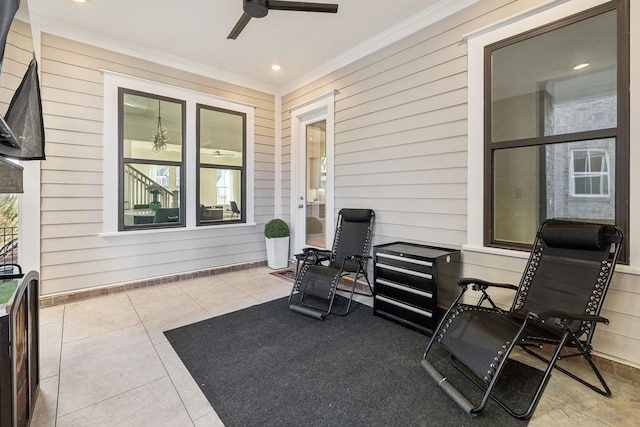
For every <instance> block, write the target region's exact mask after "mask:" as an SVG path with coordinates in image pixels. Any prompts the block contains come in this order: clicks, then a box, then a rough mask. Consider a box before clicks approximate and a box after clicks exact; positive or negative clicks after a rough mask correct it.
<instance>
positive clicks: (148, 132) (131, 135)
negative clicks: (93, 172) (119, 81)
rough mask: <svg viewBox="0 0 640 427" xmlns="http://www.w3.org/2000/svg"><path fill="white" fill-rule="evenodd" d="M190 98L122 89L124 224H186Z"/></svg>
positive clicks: (127, 226)
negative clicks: (184, 176) (187, 110)
mask: <svg viewBox="0 0 640 427" xmlns="http://www.w3.org/2000/svg"><path fill="white" fill-rule="evenodd" d="M184 105H185V103H184V101H179V100H171V99H166V98H159V97H157V96H154V95H152V94H144V93H140V92H133V91H127V90H125V89H120V117H121V139H120V141H121V145H120V147H121V162H122V163H121V164H122V168H121V171H122V172H121V173H122V175H121V180H120V182H121V185H120V188H121V191H120V194H121V200H120V206H121V216H120V229H121V230H126V229H139V228H146V227H159V226H176V225H184V222H185V221H184V218H183V217H182V215H181V213H180V206H181V204H182V197H183V196H182V193H183V192H182V189H181V185H182V182H183V179H182V176H181V174H182V173H183V167H182V162H183V156H184V149H183V134H184V123H183V122H184Z"/></svg>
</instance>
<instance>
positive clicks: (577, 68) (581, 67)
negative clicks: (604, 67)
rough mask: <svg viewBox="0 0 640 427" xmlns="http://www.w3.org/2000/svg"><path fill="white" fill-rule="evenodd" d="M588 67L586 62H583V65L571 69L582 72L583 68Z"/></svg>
mask: <svg viewBox="0 0 640 427" xmlns="http://www.w3.org/2000/svg"><path fill="white" fill-rule="evenodd" d="M588 66H589V63H588V62H585V63H583V64H578V65H576V66H575V67H573V69H574V70H582V69H583V68H586V67H588Z"/></svg>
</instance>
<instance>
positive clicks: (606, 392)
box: [520, 337, 611, 397]
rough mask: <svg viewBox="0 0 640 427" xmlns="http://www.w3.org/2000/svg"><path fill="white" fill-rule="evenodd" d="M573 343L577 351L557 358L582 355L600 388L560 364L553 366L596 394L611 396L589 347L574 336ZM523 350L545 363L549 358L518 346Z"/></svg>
mask: <svg viewBox="0 0 640 427" xmlns="http://www.w3.org/2000/svg"><path fill="white" fill-rule="evenodd" d="M572 342H573V344H574V345H575V346H576V347H577V351H578V353H575V354H571V355H568V356H561V357H559V358H558V359H567V358H569V357H576V356H583V357H584V358H585V360H586V361H587V363H588V364H589V366H590V367H591V370H592V371H593V373H594V375H595V376H596V378H598V381H599V382H600V386H601V388H599V387H598V386H596V385H593V384H592V383H590V382H588V381H586V380H584V379H582V378H580V377H578V376H577V375H576V374H574V373H572V372H570V371H569V370H567V369H565V368H563V367H562V366H557V365H556V366H555V368H556V369H557V370H558V371H560V372H562V373H563V374H565V375H567V376H568V377H570V378H573V379H574V380H576V381H578V382H579V383H581V384H583V385H585V386H587V387H589V388H590V389H591V390H593V391H595V392H596V393H598V394H601V395H603V396H606V397H609V396H611V389H610V388H609V386H608V385H607V382H606V381H605V379H604V378H603V377H602V374H601V373H600V370H599V369H598V368H597V367H596V365H595V363H593V359H592V358H591V352H590V351H589V349H587V348H585V347H584V346H583V345H582V344H581V343H580V341H579V340H577V339H575V337H574V338H573V339H572ZM520 347H521V348H522V349H523V350H524V351H526V352H527V353H529V354H530V355H532V356H534V357H536V358H537V359H538V360H541V361H543V362H545V363H549V359H547V358H546V357H544V356H542V355H541V354H539V353H536V352H535V351H533V350H532V349H531V348H530V347H528V346H524V345H521V346H520Z"/></svg>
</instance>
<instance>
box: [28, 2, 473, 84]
mask: <svg viewBox="0 0 640 427" xmlns="http://www.w3.org/2000/svg"><path fill="white" fill-rule="evenodd" d="M315 1H316V2H318V3H320V2H321V3H338V4H339V8H338V13H337V14H329V13H309V12H291V11H277V10H276V11H270V12H269V14H268V15H267V16H266V17H264V18H260V19H256V18H254V19H252V20H251V21H250V22H249V24H248V25H247V27H246V28H245V29H244V31H243V32H242V34H240V36H239V37H238V39H237V40H228V39H227V35H228V34H229V32H230V31H231V29H232V28H233V26H234V25H235V23H236V21H237V20H238V19H239V18H240V16H241V15H242V0H89V2H88V3H85V4H77V3H75V2H73V1H72V0H22V3H23V5H22V7H21V8H22V10H23V11H24V9H25V7H24V3H27V4H28V13H29V19H30V22H31V23H32V24H33V25H34V26H35V27H36V28H39V29H40V30H41V31H43V32H49V33H54V34H56V35H60V36H63V37H68V38H73V39H77V40H80V41H85V42H87V43H91V44H94V45H97V46H100V47H105V48H109V49H112V50H116V51H120V52H123V53H128V54H135V55H136V56H139V57H142V58H144V59H149V60H153V61H155V62H159V63H163V64H167V65H172V66H178V67H179V68H183V69H187V70H190V71H194V72H199V73H201V74H205V75H209V76H212V77H216V78H221V79H224V80H227V81H230V82H233V83H240V84H245V85H247V86H250V87H254V88H257V89H262V90H267V91H269V92H272V93H281V92H282V91H283V90H290V89H292V88H294V87H295V86H298V85H300V84H302V83H304V82H305V81H308V80H311V79H313V78H317V77H320V76H322V75H323V74H325V73H327V72H330V71H332V69H331V68H333V69H337V68H338V67H339V66H341V65H345V64H346V63H349V62H351V61H353V60H355V59H358V58H359V57H360V56H363V55H364V54H366V53H369V52H371V51H373V50H375V49H378V48H380V47H382V46H383V45H386V44H388V43H390V42H393V41H395V40H396V39H398V38H400V37H403V36H406V35H407V34H410V33H411V32H413V31H415V30H417V29H419V28H420V27H424V26H426V25H428V24H430V23H432V22H434V21H435V20H437V19H440V18H442V17H443V16H445V15H446V14H447V13H449V12H450V11H452V10H458V9H461V8H463V7H466V6H468V5H469V4H471V3H475V2H476V1H477V0H315ZM272 64H278V65H280V66H281V67H282V68H281V70H280V71H273V70H272V69H271V65H272Z"/></svg>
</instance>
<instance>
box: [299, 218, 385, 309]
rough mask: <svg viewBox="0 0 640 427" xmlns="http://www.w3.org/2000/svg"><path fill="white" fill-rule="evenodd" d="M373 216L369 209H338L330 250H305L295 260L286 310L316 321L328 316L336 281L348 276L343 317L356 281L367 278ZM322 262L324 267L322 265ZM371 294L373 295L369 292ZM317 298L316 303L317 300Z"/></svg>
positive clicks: (349, 304) (336, 284) (334, 294)
mask: <svg viewBox="0 0 640 427" xmlns="http://www.w3.org/2000/svg"><path fill="white" fill-rule="evenodd" d="M374 218H375V214H374V212H373V211H372V210H371V209H341V210H340V212H339V214H338V221H337V225H336V233H335V236H334V240H333V247H332V249H331V251H328V250H324V249H316V248H305V249H304V252H303V253H301V254H296V255H295V258H296V260H298V261H299V262H300V261H301V262H302V266H301V267H300V266H299V267H298V269H297V271H296V279H295V283H294V285H293V287H292V288H291V293H290V295H289V308H290V309H292V310H294V311H296V312H299V313H302V314H306V315H309V316H313V317H315V318H318V319H324V317H325V316H327V315H329V313H331V309H332V307H333V301H334V298H335V296H336V291H337V289H338V283H339V282H340V279H341V278H342V277H345V276H351V278H352V279H353V280H352V281H351V285H350V287H351V289H350V291H349V300H348V304H347V307H346V309H345V310H344V312H343V313H338V314H342V315H344V314H347V313H348V312H349V309H350V307H351V301H352V299H353V294H354V292H355V289H356V285H357V281H358V279H359V278H364V279H365V280H366V281H367V284H368V285H369V290H370V291H371V284H370V283H369V279H368V277H367V263H368V260H369V251H370V250H371V239H372V237H373V223H374ZM325 263H326V264H325ZM371 293H373V292H371ZM318 299H320V301H318Z"/></svg>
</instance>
